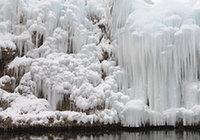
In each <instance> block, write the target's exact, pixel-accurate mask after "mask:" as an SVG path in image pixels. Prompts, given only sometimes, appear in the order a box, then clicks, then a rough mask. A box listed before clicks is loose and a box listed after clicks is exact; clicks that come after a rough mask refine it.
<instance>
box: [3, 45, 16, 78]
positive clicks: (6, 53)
mask: <svg viewBox="0 0 200 140" xmlns="http://www.w3.org/2000/svg"><path fill="white" fill-rule="evenodd" d="M0 49H1V51H0V53H1V57H0V77H1V76H3V75H5V74H6V73H7V71H6V67H7V66H8V64H9V63H10V62H11V61H12V60H13V59H14V58H15V56H16V51H15V50H12V49H10V48H0Z"/></svg>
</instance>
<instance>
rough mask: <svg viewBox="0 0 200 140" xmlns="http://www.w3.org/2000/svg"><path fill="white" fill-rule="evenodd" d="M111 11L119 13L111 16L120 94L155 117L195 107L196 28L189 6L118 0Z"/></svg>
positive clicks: (199, 95) (199, 97) (199, 45)
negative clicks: (120, 71)
mask: <svg viewBox="0 0 200 140" xmlns="http://www.w3.org/2000/svg"><path fill="white" fill-rule="evenodd" d="M118 3H121V4H119V5H125V6H124V7H123V8H122V7H120V6H119V5H118ZM196 4H197V3H196ZM114 5H116V9H115V10H117V9H118V8H121V9H122V11H121V12H120V13H121V14H122V15H120V16H118V17H117V16H116V15H115V14H116V13H115V12H114V13H113V18H114V21H116V22H114V23H113V24H114V27H115V28H116V29H114V35H113V36H115V37H114V38H116V39H117V43H118V49H117V60H118V63H119V65H120V66H122V67H123V68H124V76H123V78H122V79H121V83H122V84H121V85H122V86H121V89H122V90H123V91H124V92H126V94H128V95H129V96H130V97H131V98H132V99H139V100H141V101H142V102H143V103H144V104H145V105H147V106H149V108H150V109H152V110H156V111H159V112H162V111H164V110H166V109H169V108H179V107H185V108H191V107H193V106H194V105H197V104H199V103H200V92H199V61H200V60H199V57H200V54H199V49H200V38H199V37H200V27H199V20H198V19H197V18H196V17H197V15H199V9H198V10H197V9H195V8H194V7H195V6H194V5H195V4H194V5H193V6H190V5H188V4H186V3H184V2H181V1H178V0H177V1H164V0H163V1H160V2H158V3H156V4H155V5H152V4H147V3H145V2H141V1H137V0H136V1H130V2H128V3H126V2H124V1H120V0H118V1H116V2H115V4H114ZM178 5H179V6H178ZM177 6H178V7H177ZM127 7H130V8H127ZM127 10H128V11H127ZM113 11H114V10H113ZM119 11H120V10H119ZM127 13H129V14H127ZM124 19H125V20H124Z"/></svg>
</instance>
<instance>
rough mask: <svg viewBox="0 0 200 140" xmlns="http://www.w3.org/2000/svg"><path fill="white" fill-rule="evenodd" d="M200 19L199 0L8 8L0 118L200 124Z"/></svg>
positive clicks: (77, 1)
mask: <svg viewBox="0 0 200 140" xmlns="http://www.w3.org/2000/svg"><path fill="white" fill-rule="evenodd" d="M11 11H12V12H11ZM199 19H200V1H199V0H191V1H181V0H152V1H151V0H144V1H143V0H127V1H124V0H1V2H0V62H1V63H2V64H0V66H2V67H3V68H0V72H2V73H3V75H4V76H3V77H2V78H0V88H1V87H3V86H4V88H5V86H7V85H5V83H6V82H10V84H11V85H12V86H14V85H16V86H17V87H16V88H15V89H14V90H13V92H14V93H12V94H11V93H8V92H6V91H4V90H0V105H1V102H3V103H6V105H7V106H5V105H3V106H2V107H1V106H0V117H2V118H3V119H6V117H11V118H12V119H13V123H19V121H20V120H22V119H24V120H25V121H26V122H29V120H30V119H31V120H32V124H43V123H44V124H47V123H48V118H49V117H53V118H54V123H55V124H56V123H58V122H62V121H63V120H62V119H63V118H65V117H67V118H68V120H71V121H73V120H76V121H78V122H84V123H86V122H90V123H95V122H101V123H104V124H108V123H109V124H112V123H121V124H122V125H123V126H132V127H139V126H145V125H152V126H160V125H165V124H167V125H173V126H175V125H176V124H177V123H179V122H182V123H183V125H197V124H199V122H200V118H199V117H198V116H199V115H200V105H199V104H200V82H199V75H200V69H199V61H200V60H199V59H200V20H199ZM6 52H9V53H8V54H10V56H9V55H8V54H7V53H6ZM5 56H9V57H8V58H7V59H5V58H4V57H5ZM13 57H14V58H13ZM5 74H7V75H6V76H5ZM0 75H1V73H0ZM8 75H9V76H8ZM13 79H16V81H15V82H14V83H12V81H14V80H13ZM4 88H2V89H4ZM40 98H42V99H40ZM68 100H69V103H68V102H67V101H68ZM66 102H67V104H68V105H66ZM63 106H67V107H66V108H67V109H66V108H62V107H63ZM29 108H30V109H29ZM58 109H60V110H65V111H56V110H58ZM13 112H14V113H13ZM13 114H15V115H13ZM58 114H59V116H60V117H61V118H62V119H59V120H57V116H58ZM37 118H39V119H37Z"/></svg>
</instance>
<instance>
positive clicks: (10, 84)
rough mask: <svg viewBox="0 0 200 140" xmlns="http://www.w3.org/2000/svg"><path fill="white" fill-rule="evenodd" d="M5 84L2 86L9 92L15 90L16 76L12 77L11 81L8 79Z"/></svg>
mask: <svg viewBox="0 0 200 140" xmlns="http://www.w3.org/2000/svg"><path fill="white" fill-rule="evenodd" d="M3 84H4V86H2V87H1V88H2V89H3V90H5V91H7V92H13V91H14V89H15V85H16V80H15V78H14V77H12V78H11V79H10V80H9V81H7V82H6V83H3Z"/></svg>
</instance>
